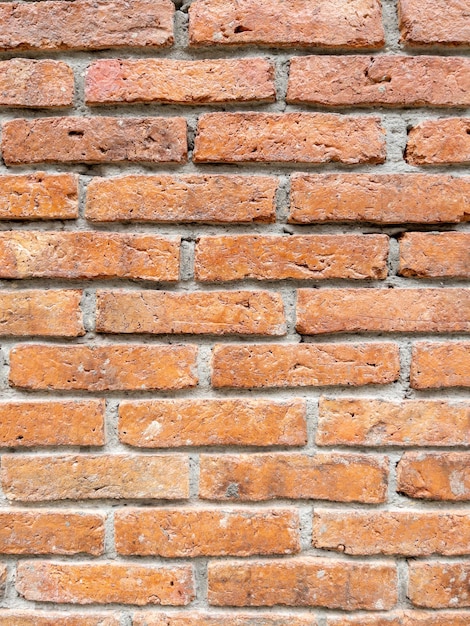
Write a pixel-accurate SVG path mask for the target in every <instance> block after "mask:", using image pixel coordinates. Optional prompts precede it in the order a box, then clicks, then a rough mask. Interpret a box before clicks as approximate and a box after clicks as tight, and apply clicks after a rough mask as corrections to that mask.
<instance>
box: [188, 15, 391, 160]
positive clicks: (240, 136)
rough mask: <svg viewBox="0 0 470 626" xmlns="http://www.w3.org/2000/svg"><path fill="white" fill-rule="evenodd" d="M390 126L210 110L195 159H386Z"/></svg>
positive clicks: (202, 124) (199, 135)
mask: <svg viewBox="0 0 470 626" xmlns="http://www.w3.org/2000/svg"><path fill="white" fill-rule="evenodd" d="M258 6H259V5H258ZM384 132H385V131H384V130H383V128H382V126H381V125H380V120H379V118H376V117H346V116H340V115H334V114H328V113H283V114H278V113H206V114H205V115H202V116H201V117H200V118H199V122H198V128H197V135H196V140H195V145H194V154H193V161H195V162H196V163H217V162H223V163H240V162H245V163H258V162H259V163H331V162H340V163H349V164H354V163H383V162H384V161H385V157H386V146H385V139H384Z"/></svg>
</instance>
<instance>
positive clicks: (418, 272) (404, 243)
mask: <svg viewBox="0 0 470 626" xmlns="http://www.w3.org/2000/svg"><path fill="white" fill-rule="evenodd" d="M469 215H470V212H469ZM399 273H400V274H401V275H402V276H411V277H417V278H441V277H443V278H470V233H452V232H451V233H405V234H404V235H403V237H402V238H401V239H400V267H399Z"/></svg>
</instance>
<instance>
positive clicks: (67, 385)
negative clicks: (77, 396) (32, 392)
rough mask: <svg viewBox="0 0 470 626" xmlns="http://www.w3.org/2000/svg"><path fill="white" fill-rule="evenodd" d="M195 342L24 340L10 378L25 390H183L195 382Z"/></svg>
mask: <svg viewBox="0 0 470 626" xmlns="http://www.w3.org/2000/svg"><path fill="white" fill-rule="evenodd" d="M196 355H197V348H196V347H195V346H191V345H184V346H183V345H180V346H178V345H168V346H157V345H154V346H147V345H132V344H125V345H112V346H99V345H94V346H47V345H22V346H17V347H15V348H13V350H12V351H11V355H10V364H11V365H10V383H11V384H12V385H13V386H14V387H22V388H26V389H83V390H87V391H108V390H120V389H122V390H124V389H136V390H143V389H185V388H188V387H194V386H195V385H196V384H197V376H196V374H195V372H194V370H195V364H196Z"/></svg>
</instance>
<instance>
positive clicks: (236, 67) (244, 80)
mask: <svg viewBox="0 0 470 626" xmlns="http://www.w3.org/2000/svg"><path fill="white" fill-rule="evenodd" d="M85 96H86V101H87V103H88V104H91V105H96V104H107V103H111V104H113V103H126V104H130V103H134V102H162V103H168V104H169V103H174V104H196V105H197V104H217V103H219V102H254V101H261V102H274V100H275V99H276V91H275V88H274V69H273V66H272V64H271V63H270V62H269V61H267V60H266V59H260V58H247V59H204V60H201V61H180V60H176V59H175V60H173V59H137V60H127V59H109V60H106V61H95V62H94V63H93V64H92V65H91V66H90V68H89V69H88V72H87V76H86V85H85Z"/></svg>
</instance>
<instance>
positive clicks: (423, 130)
mask: <svg viewBox="0 0 470 626" xmlns="http://www.w3.org/2000/svg"><path fill="white" fill-rule="evenodd" d="M405 160H406V161H407V162H408V163H409V164H410V165H454V164H463V165H465V164H470V118H464V117H454V118H448V119H438V120H426V121H424V122H420V123H419V124H417V125H416V126H414V127H413V128H412V129H411V130H410V131H409V133H408V143H407V144H406V150H405Z"/></svg>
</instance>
